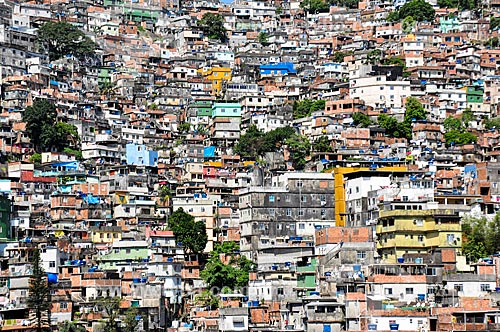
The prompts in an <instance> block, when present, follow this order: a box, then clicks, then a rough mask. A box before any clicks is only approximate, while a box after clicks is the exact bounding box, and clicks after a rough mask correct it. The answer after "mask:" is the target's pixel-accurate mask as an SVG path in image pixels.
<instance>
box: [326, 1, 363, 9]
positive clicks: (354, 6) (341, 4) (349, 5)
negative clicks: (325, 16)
mask: <svg viewBox="0 0 500 332" xmlns="http://www.w3.org/2000/svg"><path fill="white" fill-rule="evenodd" d="M330 4H331V5H336V6H339V7H345V8H348V9H357V8H358V0H330Z"/></svg>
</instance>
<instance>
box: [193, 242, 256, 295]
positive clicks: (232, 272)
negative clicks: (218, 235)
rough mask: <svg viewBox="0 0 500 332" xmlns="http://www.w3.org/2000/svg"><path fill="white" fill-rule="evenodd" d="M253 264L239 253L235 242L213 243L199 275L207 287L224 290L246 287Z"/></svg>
mask: <svg viewBox="0 0 500 332" xmlns="http://www.w3.org/2000/svg"><path fill="white" fill-rule="evenodd" d="M221 257H222V258H223V259H224V261H223V260H221ZM226 262H227V263H226ZM253 266H254V264H253V262H252V261H250V260H249V259H248V258H246V257H245V256H242V255H240V251H239V245H238V244H237V243H236V242H233V241H228V242H223V243H220V244H216V245H215V247H214V250H213V251H212V252H211V253H210V258H209V260H208V262H207V264H205V268H204V269H203V270H202V271H201V273H200V277H201V278H202V279H203V280H204V281H205V282H206V283H207V285H208V287H209V288H218V289H219V290H221V291H223V292H226V291H229V290H235V289H236V288H241V287H246V286H247V285H248V280H249V273H250V271H251V270H252V269H253Z"/></svg>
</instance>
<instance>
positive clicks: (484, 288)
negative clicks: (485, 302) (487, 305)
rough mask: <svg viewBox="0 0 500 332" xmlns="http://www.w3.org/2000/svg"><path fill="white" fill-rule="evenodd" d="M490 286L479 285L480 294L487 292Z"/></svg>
mask: <svg viewBox="0 0 500 332" xmlns="http://www.w3.org/2000/svg"><path fill="white" fill-rule="evenodd" d="M489 291H490V284H481V292H489Z"/></svg>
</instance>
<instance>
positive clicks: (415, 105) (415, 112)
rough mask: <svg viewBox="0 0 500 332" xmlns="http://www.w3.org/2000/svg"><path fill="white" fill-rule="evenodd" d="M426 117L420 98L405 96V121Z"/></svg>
mask: <svg viewBox="0 0 500 332" xmlns="http://www.w3.org/2000/svg"><path fill="white" fill-rule="evenodd" d="M426 118H427V111H426V110H425V108H424V106H422V103H421V102H420V100H418V99H417V98H415V97H408V98H406V103H405V121H406V122H412V121H418V120H425V119H426Z"/></svg>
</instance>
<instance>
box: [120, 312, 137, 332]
mask: <svg viewBox="0 0 500 332" xmlns="http://www.w3.org/2000/svg"><path fill="white" fill-rule="evenodd" d="M138 314H139V310H137V308H134V307H131V308H128V309H127V311H125V317H124V319H123V324H124V325H125V326H124V328H123V329H122V332H136V331H137V328H138V326H139V321H138V320H137V319H136V317H137V315H138Z"/></svg>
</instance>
